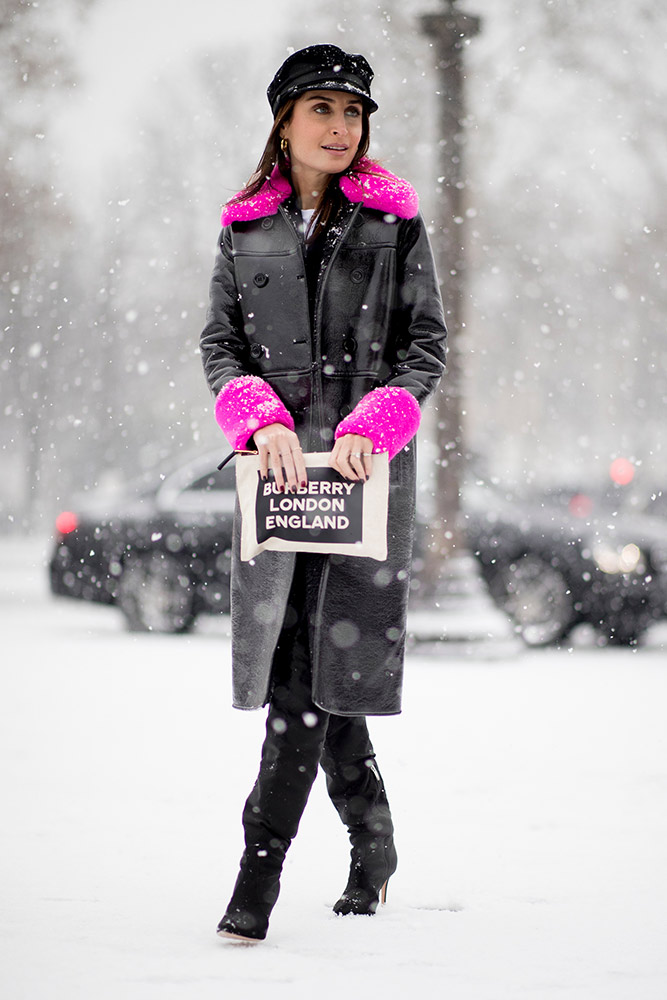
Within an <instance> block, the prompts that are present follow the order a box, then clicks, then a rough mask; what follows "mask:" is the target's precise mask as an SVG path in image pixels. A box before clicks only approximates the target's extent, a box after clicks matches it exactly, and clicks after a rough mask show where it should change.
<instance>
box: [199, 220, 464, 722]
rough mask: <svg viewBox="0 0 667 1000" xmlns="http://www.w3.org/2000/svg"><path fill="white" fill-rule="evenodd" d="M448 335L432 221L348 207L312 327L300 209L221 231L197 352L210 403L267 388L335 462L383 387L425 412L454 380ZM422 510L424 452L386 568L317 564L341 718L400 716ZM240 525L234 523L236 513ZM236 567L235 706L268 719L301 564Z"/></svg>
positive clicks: (400, 506) (315, 615)
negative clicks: (397, 390) (349, 418)
mask: <svg viewBox="0 0 667 1000" xmlns="http://www.w3.org/2000/svg"><path fill="white" fill-rule="evenodd" d="M445 336H446V330H445V324H444V318H443V310H442V302H441V298H440V292H439V288H438V283H437V279H436V275H435V269H434V265H433V258H432V254H431V249H430V245H429V241H428V236H427V233H426V230H425V227H424V223H423V221H422V219H421V217H420V216H416V217H415V218H413V219H397V218H396V217H395V216H390V215H386V214H383V213H382V212H379V211H376V210H374V209H370V208H367V207H365V206H363V205H360V204H355V205H353V204H351V203H350V204H348V205H346V208H345V210H344V211H343V213H342V217H341V218H340V219H339V220H338V222H337V223H336V224H335V225H334V226H332V227H331V229H330V231H329V233H328V234H327V240H326V245H325V249H324V254H323V259H322V264H321V268H320V273H319V279H318V284H317V293H316V297H315V305H314V313H313V316H312V318H311V313H310V309H309V301H308V289H307V283H306V271H305V266H304V255H303V245H302V239H301V237H300V235H299V233H298V225H295V221H294V217H293V212H292V211H291V210H290V205H289V203H288V204H287V205H285V204H283V205H280V207H279V210H278V212H277V214H275V215H269V216H266V217H264V218H261V219H255V220H252V221H250V222H234V223H232V224H231V225H228V226H226V227H225V228H224V229H223V230H222V233H221V236H220V241H219V247H218V254H217V257H216V262H215V267H214V271H213V277H212V280H211V292H210V309H209V314H208V322H207V324H206V327H205V329H204V330H203V332H202V335H201V341H200V347H201V353H202V360H203V364H204V370H205V373H206V378H207V381H208V384H209V387H210V389H211V390H212V392H213V393H214V394H216V395H217V393H218V392H219V391H220V389H221V388H222V387H223V385H225V383H226V382H227V381H229V380H230V379H233V378H236V377H238V376H240V375H247V374H253V375H259V376H261V378H263V379H265V380H266V381H267V382H268V383H269V384H270V385H271V386H272V388H273V389H274V390H275V392H276V393H277V394H278V396H280V398H281V399H282V401H283V402H284V403H285V405H286V406H287V408H288V409H289V410H290V412H291V414H292V416H293V417H294V421H295V430H296V433H297V434H298V436H299V439H300V442H301V444H302V447H303V449H304V451H328V450H330V449H331V447H332V445H333V435H334V431H335V428H336V426H337V425H338V423H339V422H340V420H341V419H342V418H343V417H344V416H346V415H347V414H348V413H349V412H350V411H351V410H352V409H353V408H354V407H355V406H356V404H357V403H358V402H359V400H360V399H361V398H362V396H364V395H365V394H366V393H367V392H369V391H370V390H371V389H374V388H376V387H377V386H381V385H392V386H402V387H403V388H405V389H406V390H408V391H409V392H410V393H411V394H412V395H413V396H414V397H415V398H416V399H417V401H418V402H419V403H420V404H422V403H423V402H424V401H425V400H426V399H427V397H428V396H429V395H430V393H431V392H433V390H434V389H435V387H436V385H437V383H438V381H439V379H440V377H441V374H442V372H443V369H444V351H445V346H444V345H445ZM414 508H415V443H414V440H413V441H412V442H410V443H409V444H408V445H407V446H406V447H405V448H404V449H403V450H402V451H401V452H399V453H398V455H396V456H395V458H394V459H393V460H392V461H391V463H390V498H389V521H388V557H387V560H386V561H385V562H377V561H376V560H373V559H366V558H358V557H351V556H313V557H311V558H310V561H309V570H308V572H309V576H311V577H312V578H311V579H310V580H309V586H308V602H309V605H310V607H309V612H310V613H309V622H310V646H311V657H312V668H313V698H314V701H315V703H316V704H317V705H319V706H320V707H321V708H323V709H324V710H326V711H328V712H333V713H335V714H339V715H388V714H393V713H396V712H399V711H400V707H401V686H402V673H403V654H404V645H405V623H406V613H407V600H408V592H409V577H410V564H411V554H412V537H413V528H414ZM237 515H238V512H237ZM239 543H240V525H239V519H238V516H237V525H236V530H235V542H234V548H233V558H232V647H233V695H234V697H233V700H234V705H235V706H236V707H237V708H245V709H251V708H259V707H261V706H262V705H264V704H266V701H267V699H268V697H269V694H270V679H271V666H272V661H273V656H274V652H275V648H276V644H277V642H278V638H279V635H280V632H281V628H282V623H283V619H284V614H285V608H286V604H287V598H288V595H289V590H290V586H291V581H292V575H293V569H294V559H295V557H294V554H293V553H283V552H263V553H261V555H259V556H258V557H257V558H256V559H255V560H253V561H252V562H249V563H248V562H245V563H244V562H241V560H240V545H239Z"/></svg>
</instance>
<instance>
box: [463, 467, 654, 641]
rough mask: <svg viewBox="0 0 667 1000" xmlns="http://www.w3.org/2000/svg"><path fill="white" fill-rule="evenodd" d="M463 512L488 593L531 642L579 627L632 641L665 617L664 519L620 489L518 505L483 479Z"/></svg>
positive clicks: (469, 494) (564, 494) (560, 636)
mask: <svg viewBox="0 0 667 1000" xmlns="http://www.w3.org/2000/svg"><path fill="white" fill-rule="evenodd" d="M463 508H464V515H463V524H464V531H465V534H466V537H467V540H468V544H469V546H470V548H471V549H472V551H473V552H474V554H475V556H476V557H477V559H478V561H479V564H480V567H481V571H482V574H483V576H484V578H485V580H486V583H487V585H488V588H489V591H490V593H491V596H492V597H493V598H494V600H495V601H496V603H497V604H498V605H499V606H500V607H501V608H503V610H505V611H506V612H507V613H508V614H509V616H510V617H511V619H512V620H513V622H514V624H515V627H516V630H517V632H518V633H519V634H520V635H521V637H522V638H523V640H524V641H525V642H526V643H527V644H528V645H530V646H544V645H549V644H551V643H557V642H559V641H560V640H563V639H565V638H566V637H567V636H568V635H569V633H570V632H571V631H572V629H573V628H574V627H575V625H578V624H580V623H582V622H586V623H589V624H591V625H593V626H594V627H595V629H596V630H597V631H598V632H599V633H600V635H601V636H603V637H604V638H605V639H606V640H607V641H608V642H610V643H614V644H619V645H632V644H636V643H637V642H638V640H639V639H640V637H641V635H642V634H643V633H644V632H645V631H646V629H647V628H648V627H649V625H650V624H652V623H653V622H654V621H656V620H657V619H660V618H663V617H665V616H667V521H665V520H664V519H661V518H659V517H657V516H655V513H654V512H651V513H650V514H649V513H646V511H643V512H641V513H640V512H637V510H636V509H635V508H633V507H632V506H629V505H627V504H625V503H624V497H623V496H622V495H621V494H620V493H619V492H618V491H610V492H608V493H600V494H599V495H597V496H596V495H592V494H589V493H584V492H576V491H573V490H567V489H566V490H562V491H558V492H555V491H554V492H551V493H549V494H545V495H541V496H533V497H531V498H530V499H528V498H523V499H514V498H507V497H502V496H500V495H499V494H498V493H497V491H495V490H493V489H490V488H488V487H486V486H483V485H482V484H481V483H478V484H477V485H476V486H473V487H472V488H469V489H468V490H467V491H466V494H465V497H464V503H463ZM648 510H651V508H650V507H649V508H648Z"/></svg>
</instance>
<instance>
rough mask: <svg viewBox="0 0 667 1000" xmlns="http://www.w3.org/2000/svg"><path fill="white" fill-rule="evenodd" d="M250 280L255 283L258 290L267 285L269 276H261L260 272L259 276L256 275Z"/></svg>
mask: <svg viewBox="0 0 667 1000" xmlns="http://www.w3.org/2000/svg"><path fill="white" fill-rule="evenodd" d="M252 280H253V281H254V282H255V284H256V285H257V287H258V288H264V286H265V285H268V283H269V276H268V274H262V272H261V271H260V272H259V274H256V275H255V277H254V278H253V279H252Z"/></svg>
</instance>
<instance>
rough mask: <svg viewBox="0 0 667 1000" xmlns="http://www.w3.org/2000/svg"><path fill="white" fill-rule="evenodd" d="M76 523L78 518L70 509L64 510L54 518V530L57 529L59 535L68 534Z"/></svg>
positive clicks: (76, 525) (75, 526) (77, 523)
mask: <svg viewBox="0 0 667 1000" xmlns="http://www.w3.org/2000/svg"><path fill="white" fill-rule="evenodd" d="M78 525H79V518H78V517H77V516H76V514H74V513H73V512H72V511H71V510H64V511H63V512H62V514H58V517H57V518H56V531H59V532H60V534H61V535H69V533H70V531H74V530H75V529H76V528H77V527H78Z"/></svg>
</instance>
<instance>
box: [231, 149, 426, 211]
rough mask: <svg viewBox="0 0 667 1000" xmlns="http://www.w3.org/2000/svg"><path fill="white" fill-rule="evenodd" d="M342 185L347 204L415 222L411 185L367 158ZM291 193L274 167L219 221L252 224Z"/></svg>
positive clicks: (415, 201)
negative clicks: (361, 206)
mask: <svg viewBox="0 0 667 1000" xmlns="http://www.w3.org/2000/svg"><path fill="white" fill-rule="evenodd" d="M339 183H340V189H341V191H342V192H343V194H344V195H345V197H346V198H347V199H348V201H352V202H355V203H356V202H361V203H362V204H364V205H365V206H366V207H367V208H374V209H376V210H377V211H379V212H386V213H388V214H391V215H397V216H398V217H399V218H401V219H413V218H414V217H415V215H416V214H417V212H418V211H419V198H418V197H417V192H416V191H415V189H414V188H413V187H412V185H411V184H409V183H408V182H407V181H404V180H402V179H401V178H400V177H396V176H395V174H392V173H390V172H389V171H388V170H385V169H384V167H381V166H379V165H378V164H377V163H375V162H374V161H373V160H369V159H368V158H367V157H364V158H363V159H362V160H360V161H359V164H358V169H357V170H355V172H354V173H353V174H347V175H343V176H342V177H341V179H340V182H339ZM291 194H292V186H291V184H290V183H289V181H288V180H287V179H286V178H285V177H283V175H282V174H281V173H280V171H279V170H278V167H277V166H275V167H274V168H273V172H272V173H271V176H270V177H269V178H268V180H267V181H266V183H265V184H264V185H263V186H262V187H261V188H260V189H259V191H258V192H257V194H256V195H254V196H253V197H252V198H247V199H246V200H245V201H233V200H232V201H230V202H227V204H226V205H225V206H224V208H223V210H222V218H221V220H220V221H221V222H222V225H223V226H228V225H229V224H230V222H249V221H250V220H251V219H262V218H264V216H266V215H275V214H276V212H277V211H278V206H279V205H281V204H282V203H283V202H284V201H287V199H288V198H289V196H290V195H291Z"/></svg>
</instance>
